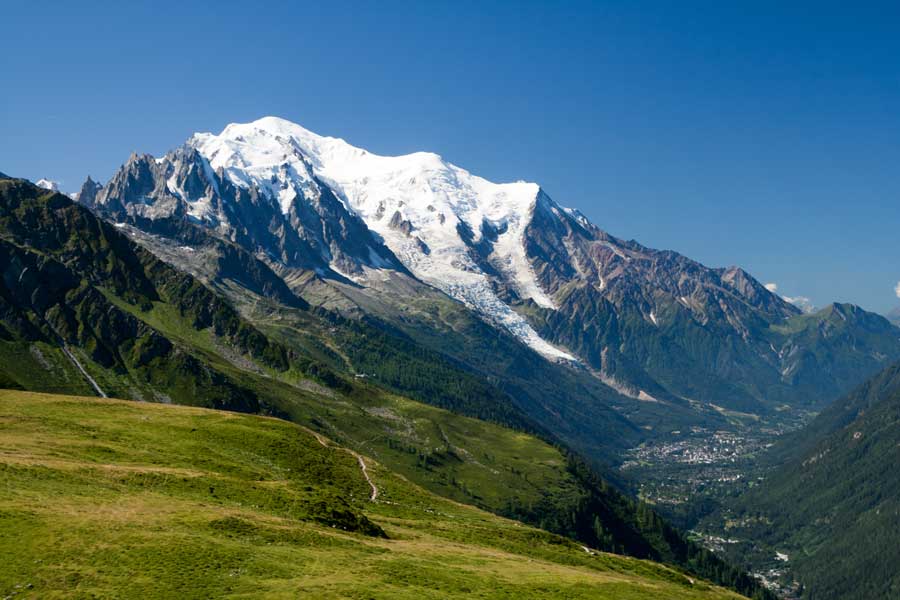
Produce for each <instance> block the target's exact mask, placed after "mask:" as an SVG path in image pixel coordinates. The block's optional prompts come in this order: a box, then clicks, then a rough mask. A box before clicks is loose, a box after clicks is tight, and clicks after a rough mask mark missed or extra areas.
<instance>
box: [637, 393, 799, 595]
mask: <svg viewBox="0 0 900 600" xmlns="http://www.w3.org/2000/svg"><path fill="white" fill-rule="evenodd" d="M814 414H815V413H811V412H804V411H797V412H792V411H787V410H785V411H783V412H780V413H775V414H774V415H772V416H769V417H767V418H760V419H756V418H753V419H749V420H748V419H747V418H746V417H747V416H744V418H741V417H740V416H734V415H732V416H731V418H729V427H727V428H719V429H715V430H711V429H707V428H703V427H694V428H692V429H690V430H685V431H673V432H671V433H670V434H669V435H668V436H666V438H665V439H663V440H660V441H656V442H653V443H647V444H642V445H641V446H639V447H636V448H632V449H631V450H630V451H628V453H627V454H626V460H625V461H624V462H623V464H622V466H621V469H622V471H623V472H624V473H625V474H626V475H627V476H628V477H630V478H631V479H632V480H634V481H638V482H640V483H639V487H638V490H639V495H640V497H641V498H642V499H643V500H645V501H646V502H648V503H650V504H652V505H653V506H654V507H655V508H656V509H657V510H659V511H660V513H661V514H663V515H664V516H666V517H668V518H669V519H671V520H672V521H673V522H674V523H675V524H676V525H678V526H679V527H681V528H682V529H684V530H688V529H690V530H691V531H690V533H691V535H692V537H693V539H695V540H696V541H697V542H699V543H700V544H702V545H703V546H705V547H707V548H709V549H710V550H713V551H715V552H716V553H718V554H720V555H723V556H728V557H729V559H731V560H732V561H734V562H736V563H737V564H743V566H744V567H745V568H747V569H748V570H750V571H751V572H752V574H753V575H754V576H755V577H756V578H757V579H759V580H760V581H761V582H763V583H764V584H765V585H766V587H768V588H769V589H771V590H773V591H775V592H776V593H778V594H779V595H781V596H785V597H789V596H790V594H792V593H793V591H794V589H795V583H794V580H793V577H792V576H791V574H790V569H789V566H790V565H789V557H787V556H785V555H784V554H779V553H777V552H776V550H775V549H771V548H755V545H754V544H753V543H752V542H750V541H749V540H742V539H737V538H736V537H735V536H734V535H733V534H729V528H730V527H729V524H728V523H726V522H722V523H715V522H713V521H712V520H711V519H710V518H708V513H709V512H710V511H711V510H712V509H713V508H714V507H715V506H717V505H718V503H719V502H720V501H721V500H722V499H723V498H727V497H729V496H733V495H734V494H737V493H739V492H740V491H743V490H746V489H748V488H750V487H753V486H755V485H757V484H758V483H759V482H760V481H761V480H762V479H763V478H764V476H765V469H764V468H763V467H761V466H760V464H759V460H758V459H759V457H760V455H761V454H762V453H763V452H765V450H766V449H767V448H769V447H770V446H771V445H772V444H773V443H774V442H775V441H776V440H777V439H778V438H779V437H781V436H782V435H784V434H786V433H788V432H791V431H794V430H796V429H799V428H800V427H802V426H803V425H804V424H805V423H808V422H809V421H810V420H811V419H812V417H813V416H814ZM738 415H739V413H738ZM705 517H706V518H705ZM704 518H705V519H704ZM701 520H703V525H702V527H697V526H698V523H699V521H701ZM695 527H697V528H696V529H695ZM751 554H752V557H753V560H752V563H749V562H746V560H741V558H742V557H744V558H745V559H746V557H748V556H750V555H751Z"/></svg>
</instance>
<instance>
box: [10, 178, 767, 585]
mask: <svg viewBox="0 0 900 600" xmlns="http://www.w3.org/2000/svg"><path fill="white" fill-rule="evenodd" d="M120 229H122V228H121V227H115V226H112V225H110V224H108V223H106V222H104V221H102V220H100V219H98V218H97V217H95V216H94V215H93V214H91V213H90V212H89V211H88V210H87V209H85V208H83V207H81V206H79V205H75V204H73V203H72V202H71V201H70V200H69V199H68V198H66V197H65V196H62V195H60V194H56V193H46V192H43V191H41V190H40V189H39V188H36V187H35V186H33V185H31V184H29V183H27V182H25V181H23V180H9V179H7V180H3V181H0V241H2V242H3V243H4V244H6V245H8V246H9V247H10V248H11V249H12V250H11V251H15V252H17V253H19V254H21V256H22V257H24V258H22V259H20V260H19V261H18V262H16V261H11V262H10V263H9V264H8V267H7V270H6V272H5V273H4V282H5V287H4V288H3V292H4V293H3V295H2V297H3V299H4V305H3V308H4V311H3V313H2V314H0V316H2V320H0V324H2V327H3V329H2V331H3V332H4V337H5V338H6V339H5V341H4V342H3V349H4V352H6V353H7V355H8V356H9V357H10V358H9V360H7V361H5V362H4V363H2V365H0V373H2V374H3V376H2V378H0V380H2V381H3V383H4V385H11V386H12V387H18V388H25V389H30V390H43V389H47V387H48V386H50V385H56V386H57V388H58V389H67V387H66V386H71V385H75V384H79V385H81V388H80V389H82V390H83V391H84V392H85V393H89V391H90V389H89V388H87V387H86V383H87V382H95V383H96V386H97V387H96V391H97V393H100V391H101V390H105V392H106V393H107V394H109V395H112V394H113V393H116V394H118V393H121V395H124V396H126V397H131V398H136V399H155V400H161V401H164V402H168V401H173V402H176V403H185V404H205V405H208V406H217V407H231V408H236V409H239V410H242V411H246V412H257V411H258V412H262V413H265V414H271V415H276V416H279V417H282V418H285V419H289V420H292V421H295V422H298V423H303V424H306V425H308V426H310V427H313V428H315V429H317V430H319V431H321V432H324V433H327V435H329V436H330V437H332V438H333V439H336V440H338V441H340V442H341V443H342V444H344V445H347V446H349V447H352V448H354V449H356V450H357V451H360V452H366V453H367V454H370V455H373V456H375V457H377V458H378V459H379V460H380V461H382V462H383V463H384V464H387V465H390V466H391V468H393V469H395V470H397V471H399V472H401V473H403V474H404V475H405V476H407V477H409V478H410V479H411V480H414V481H416V482H417V483H420V484H421V485H423V486H425V487H427V488H428V489H430V490H432V491H434V492H437V493H440V494H442V495H445V496H447V497H449V498H453V499H456V500H459V501H464V502H467V503H470V504H474V505H477V506H479V507H481V508H484V509H487V510H490V511H493V512H495V513H498V514H503V515H507V516H512V517H516V518H518V519H520V520H523V521H526V522H529V523H532V524H535V525H540V526H542V527H544V528H546V529H548V530H552V531H554V532H556V533H560V534H564V535H566V536H569V537H571V538H573V539H578V540H581V541H582V542H585V543H587V544H590V545H591V546H593V547H597V548H601V549H610V550H617V551H620V552H623V553H627V554H631V555H634V556H638V557H646V558H652V559H655V560H658V561H663V562H667V563H673V564H679V565H683V566H684V568H686V569H689V570H690V571H691V572H695V573H703V574H707V575H709V576H710V577H713V578H715V579H716V580H717V581H721V582H723V583H727V584H728V585H732V586H735V587H738V588H740V589H745V590H749V591H751V592H752V591H754V590H755V589H756V587H754V586H755V584H754V582H752V581H750V580H748V579H747V577H746V576H745V575H744V574H742V573H740V572H739V571H737V570H734V569H732V568H731V567H729V566H728V565H726V564H724V563H722V562H721V561H719V560H718V559H717V558H716V557H715V556H713V555H712V554H710V553H708V552H705V551H703V550H701V549H700V548H699V547H697V546H695V545H693V544H690V543H688V542H686V541H685V539H684V537H683V536H682V535H681V534H679V533H678V532H677V531H676V530H674V529H673V528H671V527H670V526H669V525H668V524H666V523H665V522H663V521H662V520H661V519H659V518H658V517H657V516H656V515H655V514H653V513H652V511H649V509H647V508H646V507H643V506H642V505H640V504H638V503H635V502H633V501H631V500H629V499H628V498H627V497H625V496H623V495H622V494H620V493H619V492H618V491H616V490H615V489H614V488H612V487H610V486H609V485H608V484H607V483H606V481H604V480H603V479H601V478H599V477H597V476H596V475H595V474H594V473H593V472H592V470H591V469H590V468H588V467H587V466H586V464H585V463H584V462H582V461H581V460H580V459H579V458H578V457H577V456H576V455H575V454H573V453H571V452H570V451H568V450H566V449H565V448H564V447H562V446H560V445H557V444H558V442H557V441H556V439H555V438H553V437H552V436H551V435H549V434H547V433H546V432H544V431H543V430H542V428H541V427H538V426H536V425H534V424H533V423H532V422H531V421H530V420H529V419H528V418H527V417H525V416H524V415H523V414H522V413H521V412H520V411H519V410H518V409H517V408H516V407H515V406H514V405H513V404H512V403H511V401H510V398H509V397H508V396H506V395H504V394H503V392H502V391H500V390H498V389H497V388H495V387H493V386H491V385H490V384H489V383H487V382H484V381H483V380H480V379H479V378H478V377H477V376H475V375H473V374H471V373H466V372H465V371H464V370H462V369H460V368H459V367H458V366H456V365H453V364H451V363H447V362H446V361H444V360H443V359H441V358H440V357H439V356H436V355H433V354H428V353H421V352H418V353H417V352H416V351H415V349H414V348H412V347H410V348H408V349H406V350H405V351H403V352H405V354H406V355H414V354H415V355H416V356H417V358H418V362H415V361H414V362H407V363H406V364H404V365H403V367H404V375H405V376H406V377H407V378H406V379H405V381H409V376H410V375H412V376H413V378H414V377H416V376H418V377H419V378H422V377H425V376H432V377H433V376H434V375H436V374H439V375H441V376H442V377H443V378H444V383H445V384H446V386H445V387H446V388H447V389H446V390H440V389H434V388H431V390H432V391H431V392H430V393H429V391H428V388H426V387H424V386H419V387H417V386H413V389H414V390H418V392H419V393H420V396H421V397H422V399H423V400H425V401H427V402H431V403H432V404H438V405H443V406H446V407H447V408H450V409H452V410H455V411H457V412H462V413H467V412H468V413H472V414H473V415H474V416H479V417H481V418H485V419H490V420H493V421H495V422H500V423H503V424H505V425H511V426H513V427H516V428H517V429H518V431H514V430H510V429H507V428H504V427H501V426H499V425H496V424H491V423H486V422H484V421H478V420H475V419H471V418H466V417H463V416H459V415H458V414H454V413H451V412H448V411H445V410H441V409H439V408H435V407H432V406H426V405H423V404H420V403H418V402H414V401H411V400H409V399H407V398H403V397H398V396H395V395H393V394H390V393H387V392H386V391H385V390H384V389H383V388H380V387H376V386H371V385H369V384H367V383H366V381H365V380H363V381H358V380H357V379H358V378H351V377H348V376H347V375H343V374H339V373H336V372H335V371H334V370H332V369H330V368H328V367H327V366H326V365H325V364H324V362H323V361H321V360H319V357H317V356H316V352H306V351H305V350H306V349H307V348H308V346H307V345H305V344H302V343H297V344H293V343H291V344H290V345H285V344H282V343H279V342H278V341H273V340H272V339H270V338H269V337H268V336H266V335H264V334H263V332H261V331H260V330H259V329H257V328H256V327H254V326H253V325H251V324H250V323H248V322H247V321H246V320H245V319H244V318H242V317H241V316H240V315H238V314H237V313H236V312H235V311H234V310H233V309H232V308H231V307H230V305H229V304H228V303H227V302H225V301H224V300H223V299H222V298H221V297H219V296H218V295H217V294H215V293H214V292H213V291H212V290H211V289H209V288H207V287H206V286H204V285H203V284H201V283H200V282H199V281H197V280H196V279H194V278H193V277H191V276H190V275H187V274H185V273H182V272H180V271H177V270H175V269H174V268H172V267H171V266H169V265H167V264H165V263H162V262H161V261H159V260H158V259H157V258H156V257H155V256H154V255H153V254H151V253H150V252H148V251H147V250H145V249H143V248H141V247H140V246H138V245H137V244H135V243H134V242H132V241H130V240H129V239H128V238H127V237H126V236H125V235H124V234H123V233H121V232H120ZM185 235H186V233H185ZM198 239H199V238H198ZM207 241H209V240H207ZM208 249H209V250H210V251H213V250H215V251H216V252H222V253H224V254H223V255H228V254H227V253H228V252H230V251H231V250H234V249H230V247H228V248H226V247H223V246H221V244H220V243H212V244H211V246H210V248H208ZM241 252H242V251H240V250H234V253H235V254H234V256H236V257H237V258H236V260H239V264H248V265H254V264H255V263H253V262H252V261H253V260H255V259H253V258H252V257H248V256H246V255H245V254H242V253H241ZM16 256H17V257H18V255H16ZM218 256H220V257H221V256H222V255H218ZM25 258H27V259H29V260H31V261H32V263H26V262H25ZM40 261H47V262H48V264H52V265H55V266H54V268H55V269H57V271H58V272H56V271H55V272H53V276H52V277H50V278H49V281H50V282H51V283H50V284H49V285H48V284H47V283H46V281H47V278H45V277H39V278H37V279H36V280H35V281H36V283H35V284H34V285H33V286H29V285H23V284H22V283H20V281H21V282H26V283H27V282H28V281H30V280H29V279H28V277H30V276H31V275H30V273H31V272H32V271H35V268H34V266H35V265H39V264H42V263H40ZM212 263H214V264H216V265H219V266H222V264H223V263H222V262H221V261H212ZM228 264H230V263H227V264H226V267H227V266H228ZM266 269H267V267H265V266H264V265H263V266H261V267H259V269H258V270H257V269H253V270H251V271H249V272H247V273H245V274H244V276H243V278H242V279H241V281H243V282H244V283H246V284H247V285H250V286H257V289H259V290H260V291H262V292H265V291H266V289H267V288H266V286H264V285H263V286H259V285H258V284H261V283H264V282H267V281H269V282H271V281H272V278H271V277H270V275H271V274H270V273H269V274H267V273H268V272H267V271H266ZM223 272H224V273H227V272H229V270H228V269H227V268H226V269H224V271H223ZM60 273H62V274H63V275H64V276H62V275H60ZM42 274H43V272H42ZM42 282H43V283H42ZM218 283H219V284H220V285H222V286H226V285H229V284H228V281H226V280H224V279H223V280H221V281H219V282H218ZM232 283H234V282H232ZM234 285H235V286H236V288H235V289H237V288H240V289H242V290H243V292H242V293H244V294H249V293H250V292H249V291H248V288H245V287H243V286H241V285H240V284H239V283H234ZM54 286H61V289H59V290H57V287H54ZM73 286H74V287H73ZM48 290H50V291H52V292H54V293H52V294H51V293H49V292H48ZM235 293H236V292H235ZM268 293H269V295H270V296H272V298H269V297H268V296H258V299H259V301H260V302H262V303H265V302H269V301H272V302H275V300H274V299H273V298H275V297H277V295H278V294H279V293H280V292H279V291H278V287H277V286H273V287H271V288H268ZM47 297H49V298H51V299H52V301H53V302H51V303H47V302H45V301H44V300H43V299H44V298H47ZM84 298H87V299H88V300H89V301H90V302H88V303H87V304H85V301H84ZM274 305H275V306H277V307H278V309H279V310H292V311H294V314H295V316H296V315H300V316H298V317H296V318H297V319H298V321H297V323H301V324H304V325H311V326H310V327H309V332H310V333H313V334H314V335H312V336H310V337H312V338H317V339H318V345H314V347H315V348H317V349H318V350H319V351H322V353H323V354H324V353H325V352H324V349H329V350H331V351H332V352H333V353H334V354H337V355H339V356H340V355H341V354H342V353H343V354H345V355H352V356H354V357H355V360H356V361H359V360H360V358H361V357H362V356H363V355H364V352H366V351H368V352H373V351H375V352H380V350H381V349H380V348H378V347H368V349H367V350H361V349H356V350H353V349H352V348H351V346H352V345H353V344H354V343H356V344H359V343H360V342H362V340H361V337H362V336H365V335H367V330H366V329H362V330H360V329H358V328H353V327H350V325H349V324H348V323H346V322H342V321H341V320H340V319H335V318H331V319H329V318H328V315H327V314H319V313H318V312H315V311H309V310H306V309H305V308H304V305H303V304H302V303H296V304H295V306H293V307H285V306H284V305H282V304H280V303H275V304H274ZM64 326H65V327H64ZM339 331H340V333H338V332H339ZM145 337H146V340H145V339H144V338H145ZM135 338H137V339H135ZM307 339H309V338H307ZM385 343H386V344H387V346H388V347H389V348H391V349H392V350H402V347H401V346H400V345H398V344H397V342H396V340H393V341H390V340H389V341H387V342H385ZM363 345H364V346H368V343H364V344H363ZM147 348H157V349H159V350H158V351H155V352H153V353H150V354H149V358H147V356H148V354H147V352H145V350H146V349H147ZM342 348H347V349H348V351H347V352H345V351H344V350H342ZM51 353H52V354H51ZM76 353H77V354H79V355H80V358H77V359H76V358H74V356H75V354H76ZM48 355H51V356H53V357H54V360H52V361H51V360H48ZM400 356H401V357H402V356H403V354H402V353H401V354H400ZM67 360H68V362H69V363H71V364H69V369H68V370H67V371H66V370H62V371H61V370H59V369H57V367H58V366H59V364H66V362H67ZM181 360H185V361H192V362H189V363H184V364H183V363H182V362H180V361H181ZM370 360H371V359H370ZM394 360H397V359H394ZM334 364H336V365H337V364H338V363H334ZM548 364H549V363H548ZM357 374H358V373H357ZM403 381H404V380H401V382H400V383H402V382H403ZM210 382H211V383H210ZM215 385H219V386H221V387H222V388H223V389H219V388H216V387H215ZM401 389H403V388H402V387H401ZM228 392H232V393H233V394H235V395H236V397H237V398H239V399H241V400H244V401H245V402H244V403H241V404H236V405H230V404H223V398H225V399H227V398H229V396H228ZM527 431H530V432H532V433H536V434H538V436H541V437H538V436H536V435H531V434H529V433H525V432H527ZM542 438H543V439H542Z"/></svg>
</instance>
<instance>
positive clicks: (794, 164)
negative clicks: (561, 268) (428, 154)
mask: <svg viewBox="0 0 900 600" xmlns="http://www.w3.org/2000/svg"><path fill="white" fill-rule="evenodd" d="M0 8H2V19H3V28H2V29H3V35H2V36H0V73H2V76H3V79H2V80H3V82H4V86H3V88H2V89H0V127H2V132H3V133H2V137H0V171H3V172H5V173H8V174H12V175H16V176H24V177H28V178H31V179H37V178H39V177H48V178H51V179H56V180H59V181H61V182H62V188H63V190H65V191H68V190H74V189H76V188H77V187H78V186H79V185H80V183H81V181H82V180H83V179H84V177H85V176H86V175H87V174H91V175H93V176H94V177H95V178H100V179H101V180H103V181H105V180H106V178H108V177H109V176H110V175H111V174H112V172H113V171H114V170H115V168H116V167H117V166H118V165H120V164H121V163H122V162H123V161H124V160H125V159H126V158H127V156H128V155H129V154H130V153H131V152H132V151H139V152H150V153H153V154H159V153H163V152H164V151H166V150H167V149H169V148H171V147H173V146H176V145H178V144H180V143H181V142H182V141H184V140H185V139H186V138H187V137H188V136H189V135H190V134H191V133H193V132H194V131H216V132H217V131H219V130H221V129H222V127H223V126H224V125H226V124H227V123H229V122H234V121H248V120H252V119H255V118H257V117H260V116H263V115H267V114H274V115H278V116H282V117H285V118H288V119H291V120H293V121H296V122H298V123H300V124H302V125H304V126H305V127H307V128H309V129H311V130H313V131H316V132H318V133H322V134H328V135H336V136H339V137H343V138H345V139H347V140H348V141H350V142H351V143H353V144H355V145H358V146H362V147H365V148H368V149H369V150H371V151H373V152H377V153H382V154H399V153H406V152H411V151H416V150H430V151H434V152H438V153H439V154H442V155H443V156H444V157H446V158H447V159H449V160H451V161H452V162H454V163H456V164H458V165H460V166H462V167H465V168H467V169H469V170H470V171H472V172H474V173H477V174H479V175H482V176H485V177H487V178H488V179H492V180H497V181H505V180H518V179H526V180H532V181H537V182H539V183H541V185H542V186H543V187H544V188H545V189H546V190H547V192H548V193H549V194H550V195H551V196H552V197H553V198H554V199H556V200H557V201H558V202H559V203H561V204H563V205H566V206H573V207H577V208H579V209H581V210H582V211H583V212H584V213H585V214H587V215H588V216H589V217H590V218H591V219H592V220H593V221H595V222H596V223H597V224H598V225H600V226H601V227H603V228H604V229H606V230H608V231H609V232H611V233H613V234H614V235H618V236H621V237H625V238H628V239H631V238H634V239H637V240H638V241H640V242H642V243H644V244H647V245H649V246H653V247H657V248H670V249H674V250H678V251H680V252H682V253H684V254H687V255H688V256H690V257H692V258H695V259H698V260H700V261H702V262H704V263H705V264H708V265H711V266H727V265H731V264H739V265H741V266H743V267H745V268H747V269H748V270H749V271H750V272H752V273H753V274H754V275H756V276H757V277H758V278H759V279H761V280H762V281H763V282H776V283H777V284H778V286H779V292H781V293H783V294H786V295H790V296H808V297H810V298H811V299H812V300H813V302H815V303H816V304H819V305H822V304H825V303H827V302H830V301H834V300H838V301H848V302H854V303H857V304H860V305H862V306H863V307H865V308H868V309H870V310H876V311H886V310H888V309H890V308H892V307H894V306H896V305H898V304H900V300H898V298H897V297H896V295H895V291H894V287H895V285H896V284H897V282H898V280H900V260H898V258H900V237H898V235H897V230H898V228H900V34H898V23H900V4H898V3H896V2H894V3H883V4H882V3H866V2H855V3H847V2H842V3H827V2H789V3H785V2H759V1H754V2H750V1H747V2H699V1H698V2H690V3H683V2H658V3H657V2H614V3H613V2H611V3H603V2H592V3H585V4H579V3H576V2H570V3H564V4H563V3H555V2H553V3H550V2H548V3H532V2H515V3H513V2H510V3H504V2H452V3H450V2H446V3H445V2H437V1H428V2H399V3H392V2H383V3H382V2H379V3H375V2H365V3H363V2H360V3H344V2H340V1H329V2H325V3H322V2H316V3H309V4H301V3H294V2H281V3H279V2H259V3H245V2H241V3H237V2H233V3H232V2H216V3H212V2H211V3H208V4H206V5H204V3H201V2H173V3H165V2H158V1H157V2H146V3H140V2H124V3H121V2H77V3H76V2H68V3H63V2H59V3H45V2H40V1H38V0H28V1H18V0H2V2H0Z"/></svg>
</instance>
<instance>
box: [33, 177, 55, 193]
mask: <svg viewBox="0 0 900 600" xmlns="http://www.w3.org/2000/svg"><path fill="white" fill-rule="evenodd" d="M35 185H36V186H38V187H39V188H44V189H45V190H50V191H52V192H58V191H59V184H58V183H56V182H55V181H50V180H49V179H38V180H37V181H36V182H35Z"/></svg>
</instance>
